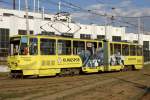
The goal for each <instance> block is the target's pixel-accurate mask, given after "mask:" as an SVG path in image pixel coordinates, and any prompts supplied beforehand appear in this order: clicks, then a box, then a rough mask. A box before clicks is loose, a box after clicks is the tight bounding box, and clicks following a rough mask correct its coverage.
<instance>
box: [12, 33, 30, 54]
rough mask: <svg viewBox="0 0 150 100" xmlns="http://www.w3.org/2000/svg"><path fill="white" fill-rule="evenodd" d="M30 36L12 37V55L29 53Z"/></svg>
mask: <svg viewBox="0 0 150 100" xmlns="http://www.w3.org/2000/svg"><path fill="white" fill-rule="evenodd" d="M27 44H28V37H25V36H24V37H21V38H20V37H12V38H10V55H18V54H19V55H27V54H28V45H27Z"/></svg>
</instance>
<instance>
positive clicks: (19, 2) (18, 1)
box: [18, 0, 21, 11]
mask: <svg viewBox="0 0 150 100" xmlns="http://www.w3.org/2000/svg"><path fill="white" fill-rule="evenodd" d="M18 5H19V6H18V7H19V11H20V10H21V8H20V0H19V1H18Z"/></svg>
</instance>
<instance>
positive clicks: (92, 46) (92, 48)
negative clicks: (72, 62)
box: [86, 42, 97, 54]
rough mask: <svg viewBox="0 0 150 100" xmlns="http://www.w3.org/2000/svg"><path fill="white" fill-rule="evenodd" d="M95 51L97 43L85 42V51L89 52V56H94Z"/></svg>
mask: <svg viewBox="0 0 150 100" xmlns="http://www.w3.org/2000/svg"><path fill="white" fill-rule="evenodd" d="M96 49H97V42H87V43H86V50H88V51H90V53H91V54H94V53H95V52H96Z"/></svg>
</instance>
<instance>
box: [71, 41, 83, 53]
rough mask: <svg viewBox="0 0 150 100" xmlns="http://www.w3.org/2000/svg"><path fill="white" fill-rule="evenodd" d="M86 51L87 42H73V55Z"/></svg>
mask: <svg viewBox="0 0 150 100" xmlns="http://www.w3.org/2000/svg"><path fill="white" fill-rule="evenodd" d="M84 50H85V42H84V41H73V54H75V55H76V54H80V53H81V52H82V51H84Z"/></svg>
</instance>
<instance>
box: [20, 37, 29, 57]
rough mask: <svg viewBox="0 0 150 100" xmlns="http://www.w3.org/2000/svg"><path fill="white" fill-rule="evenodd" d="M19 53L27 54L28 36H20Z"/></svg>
mask: <svg viewBox="0 0 150 100" xmlns="http://www.w3.org/2000/svg"><path fill="white" fill-rule="evenodd" d="M19 54H20V55H27V54H28V37H26V36H23V37H22V38H21V46H20V52H19Z"/></svg>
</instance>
